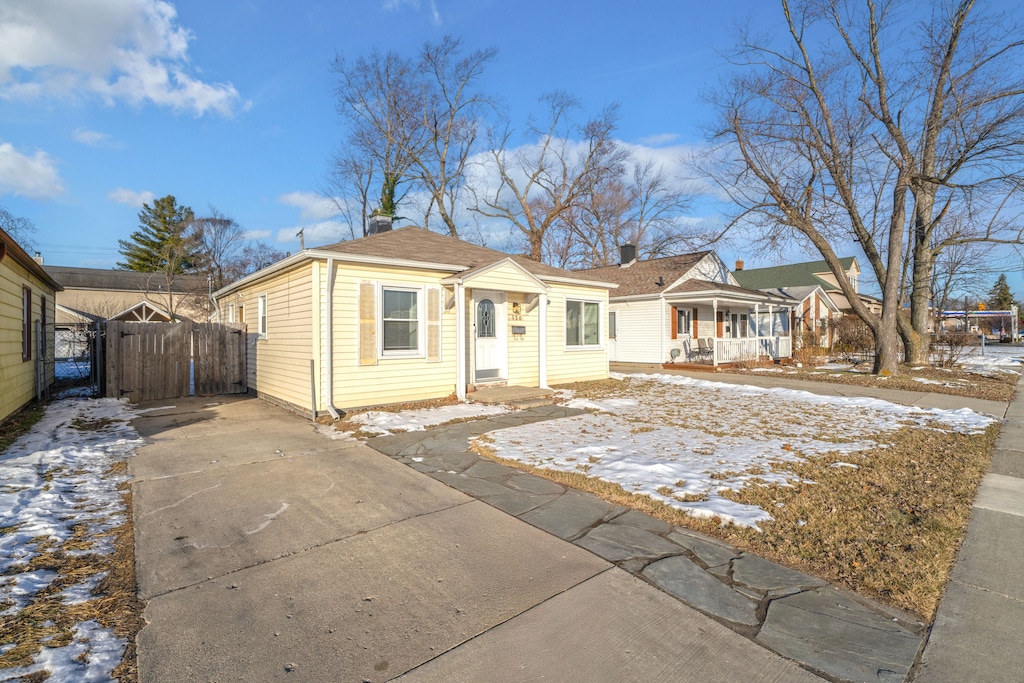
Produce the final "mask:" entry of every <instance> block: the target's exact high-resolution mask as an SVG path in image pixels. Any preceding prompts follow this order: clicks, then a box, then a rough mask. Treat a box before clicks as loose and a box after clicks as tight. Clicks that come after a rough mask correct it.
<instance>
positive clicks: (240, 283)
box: [213, 249, 466, 296]
mask: <svg viewBox="0 0 1024 683" xmlns="http://www.w3.org/2000/svg"><path fill="white" fill-rule="evenodd" d="M306 259H328V260H331V259H334V260H338V261H343V262H346V263H368V264H373V265H391V266H398V267H402V268H419V269H424V270H444V271H448V272H452V273H458V272H460V271H463V270H466V266H456V265H453V264H451V263H430V262H427V261H410V260H408V259H396V258H389V257H387V256H364V255H362V254H345V253H343V252H338V251H324V250H320V249H306V250H305V251H300V252H298V253H296V254H292V255H291V256H289V257H287V258H284V259H281V260H280V261H278V262H277V263H274V264H271V265H269V266H267V267H266V268H264V269H262V270H258V271H256V272H255V273H252V274H250V275H246V276H245V277H243V278H242V279H241V280H236V281H235V282H232V283H231V284H230V285H227V286H225V287H221V288H220V289H218V290H217V291H216V292H214V293H213V295H214V296H224V295H225V294H229V293H231V292H233V291H234V290H236V289H239V288H241V287H245V286H246V285H248V284H251V283H253V282H255V281H257V280H260V279H262V278H264V277H266V276H268V275H273V274H274V273H277V272H279V271H282V270H286V269H288V268H291V267H292V266H294V265H296V264H298V263H300V262H301V261H304V260H306Z"/></svg>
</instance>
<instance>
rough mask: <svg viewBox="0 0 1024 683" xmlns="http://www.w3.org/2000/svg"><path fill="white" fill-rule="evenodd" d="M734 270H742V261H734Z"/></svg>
mask: <svg viewBox="0 0 1024 683" xmlns="http://www.w3.org/2000/svg"><path fill="white" fill-rule="evenodd" d="M736 270H743V259H736Z"/></svg>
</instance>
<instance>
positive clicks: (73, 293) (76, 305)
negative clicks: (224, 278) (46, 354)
mask: <svg viewBox="0 0 1024 683" xmlns="http://www.w3.org/2000/svg"><path fill="white" fill-rule="evenodd" d="M43 268H44V269H45V270H46V272H47V273H48V274H49V276H50V277H52V278H53V279H54V280H55V281H57V282H59V283H60V284H61V286H62V287H63V288H64V289H63V291H62V292H60V293H59V294H58V295H57V310H56V320H55V322H56V326H57V329H56V349H57V357H59V358H69V357H74V356H78V355H81V354H82V353H84V352H85V336H84V335H83V333H82V332H83V330H85V329H86V328H88V327H89V326H90V325H92V324H93V323H97V322H101V321H104V320H125V321H135V322H170V321H172V320H206V319H208V317H209V311H210V308H211V305H210V303H209V284H208V281H207V278H206V276H205V275H177V276H175V277H174V278H173V280H172V281H171V282H170V283H168V281H167V280H168V278H167V276H166V275H165V274H164V273H142V272H138V271H134V270H104V269H99V268H74V267H70V266H43Z"/></svg>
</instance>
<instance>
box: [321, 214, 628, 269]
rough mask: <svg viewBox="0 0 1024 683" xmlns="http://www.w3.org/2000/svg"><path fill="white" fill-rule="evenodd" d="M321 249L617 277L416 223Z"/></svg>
mask: <svg viewBox="0 0 1024 683" xmlns="http://www.w3.org/2000/svg"><path fill="white" fill-rule="evenodd" d="M317 251H333V252H337V253H340V254H353V255H359V256H377V257H383V258H394V259H400V260H404V261H416V262H420V263H445V264H449V265H453V266H463V267H464V268H465V269H466V270H469V269H471V268H478V267H480V266H486V265H488V264H491V263H495V262H497V261H500V260H502V259H506V258H510V259H512V260H513V261H515V262H516V263H517V264H519V265H520V266H522V267H523V268H524V269H525V270H527V271H528V272H530V273H532V274H533V275H536V276H537V277H539V278H545V277H563V278H572V279H576V280H592V281H594V282H614V280H602V279H601V278H600V277H597V276H595V275H593V274H590V273H583V272H570V271H568V270H563V269H561V268H556V267H554V266H549V265H547V264H546V263H539V262H537V261H531V260H530V259H528V258H526V257H524V256H515V255H512V254H506V253H505V252H503V251H498V250H496V249H490V248H488V247H481V246H480V245H478V244H471V243H469V242H464V241H462V240H459V239H456V238H454V237H448V236H447V235H439V234H437V233H436V232H430V231H429V230H424V229H423V228H418V227H416V226H406V227H404V228H398V229H395V230H388V231H387V232H381V233H377V234H376V235H370V236H368V237H363V238H360V239H354V240H349V241H346V242H336V243H335V244H328V245H326V246H323V247H318V248H317Z"/></svg>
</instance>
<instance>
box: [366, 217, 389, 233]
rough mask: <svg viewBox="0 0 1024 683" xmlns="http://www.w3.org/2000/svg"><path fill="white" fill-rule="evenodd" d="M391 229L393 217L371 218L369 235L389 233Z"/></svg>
mask: <svg viewBox="0 0 1024 683" xmlns="http://www.w3.org/2000/svg"><path fill="white" fill-rule="evenodd" d="M390 229H391V216H379V215H378V216H370V220H369V224H368V230H367V234H368V235H376V234H377V233H381V232H387V231H388V230H390Z"/></svg>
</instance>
